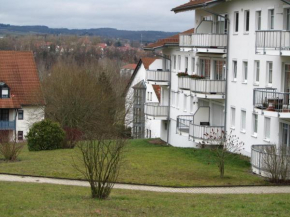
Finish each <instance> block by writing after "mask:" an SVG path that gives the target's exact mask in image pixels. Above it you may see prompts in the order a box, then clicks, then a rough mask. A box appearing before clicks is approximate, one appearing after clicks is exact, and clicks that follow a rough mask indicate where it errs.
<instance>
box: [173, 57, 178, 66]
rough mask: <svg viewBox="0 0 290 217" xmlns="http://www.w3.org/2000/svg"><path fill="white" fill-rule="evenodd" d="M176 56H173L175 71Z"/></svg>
mask: <svg viewBox="0 0 290 217" xmlns="http://www.w3.org/2000/svg"><path fill="white" fill-rule="evenodd" d="M176 61H177V60H176V55H173V69H175V70H176Z"/></svg>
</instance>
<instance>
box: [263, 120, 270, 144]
mask: <svg viewBox="0 0 290 217" xmlns="http://www.w3.org/2000/svg"><path fill="white" fill-rule="evenodd" d="M270 137H271V118H269V117H265V119H264V141H267V142H269V141H270Z"/></svg>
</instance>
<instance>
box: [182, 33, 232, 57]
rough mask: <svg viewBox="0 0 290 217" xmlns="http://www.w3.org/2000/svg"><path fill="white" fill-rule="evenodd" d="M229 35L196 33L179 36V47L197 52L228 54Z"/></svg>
mask: <svg viewBox="0 0 290 217" xmlns="http://www.w3.org/2000/svg"><path fill="white" fill-rule="evenodd" d="M227 37H228V36H227V34H214V33H206V34H205V33H194V34H184V35H180V36H179V46H180V47H189V48H192V49H193V50H194V51H195V52H202V53H226V52H227Z"/></svg>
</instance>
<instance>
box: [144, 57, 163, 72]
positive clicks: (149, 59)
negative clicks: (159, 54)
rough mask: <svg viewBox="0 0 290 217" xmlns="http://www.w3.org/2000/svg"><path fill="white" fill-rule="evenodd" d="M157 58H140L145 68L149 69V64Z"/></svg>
mask: <svg viewBox="0 0 290 217" xmlns="http://www.w3.org/2000/svg"><path fill="white" fill-rule="evenodd" d="M158 59H159V58H153V57H144V58H142V59H141V61H142V63H143V65H144V67H145V69H149V66H150V65H151V64H152V63H153V62H154V61H155V60H158Z"/></svg>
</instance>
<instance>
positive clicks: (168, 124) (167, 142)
mask: <svg viewBox="0 0 290 217" xmlns="http://www.w3.org/2000/svg"><path fill="white" fill-rule="evenodd" d="M153 54H154V55H155V56H158V57H161V58H163V59H165V60H168V61H169V63H170V64H169V65H170V66H169V67H170V69H169V82H168V83H169V93H168V114H167V141H166V144H167V145H169V129H170V104H171V102H170V101H171V97H170V96H171V64H172V63H171V59H170V58H167V57H166V56H163V55H159V54H157V53H154V50H153ZM165 67H166V63H165Z"/></svg>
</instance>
